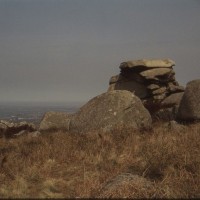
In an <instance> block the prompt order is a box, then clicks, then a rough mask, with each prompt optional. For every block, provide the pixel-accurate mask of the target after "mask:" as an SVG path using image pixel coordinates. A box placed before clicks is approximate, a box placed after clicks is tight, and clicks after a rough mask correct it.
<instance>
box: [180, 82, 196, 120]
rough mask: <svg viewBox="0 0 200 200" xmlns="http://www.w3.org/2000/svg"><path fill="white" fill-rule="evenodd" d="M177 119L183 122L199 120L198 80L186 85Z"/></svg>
mask: <svg viewBox="0 0 200 200" xmlns="http://www.w3.org/2000/svg"><path fill="white" fill-rule="evenodd" d="M177 118H178V119H180V120H185V121H193V120H200V79H198V80H193V81H190V82H189V83H187V86H186V89H185V92H184V95H183V97H182V100H181V102H180V106H179V109H178V114H177Z"/></svg>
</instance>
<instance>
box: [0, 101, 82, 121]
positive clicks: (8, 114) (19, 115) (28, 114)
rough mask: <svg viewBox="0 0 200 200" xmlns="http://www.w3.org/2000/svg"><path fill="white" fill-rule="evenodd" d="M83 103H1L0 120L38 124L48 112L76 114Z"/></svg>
mask: <svg viewBox="0 0 200 200" xmlns="http://www.w3.org/2000/svg"><path fill="white" fill-rule="evenodd" d="M82 104H83V103H82V102H68V103H56V102H53V103H48V102H47V103H44V102H25V103H24V102H12V103H7V102H0V119H2V120H8V121H13V122H21V121H27V122H33V123H35V124H38V123H39V122H40V121H41V120H42V117H43V115H44V114H45V113H46V112H48V111H57V112H67V113H74V112H76V111H77V110H78V108H79V107H80V106H81V105H82Z"/></svg>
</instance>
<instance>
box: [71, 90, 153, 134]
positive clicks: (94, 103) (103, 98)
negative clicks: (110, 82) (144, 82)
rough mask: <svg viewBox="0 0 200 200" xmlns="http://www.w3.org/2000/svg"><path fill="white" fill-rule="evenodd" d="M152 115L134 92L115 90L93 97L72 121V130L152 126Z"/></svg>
mask: <svg viewBox="0 0 200 200" xmlns="http://www.w3.org/2000/svg"><path fill="white" fill-rule="evenodd" d="M151 122H152V120H151V116H150V114H149V112H148V111H147V110H146V109H145V107H144V106H143V104H142V102H141V100H140V99H139V98H138V97H137V96H135V95H134V94H133V93H131V92H129V91H124V90H114V91H110V92H107V93H103V94H101V95H99V96H97V97H94V98H93V99H91V100H90V101H89V102H88V103H86V104H85V105H84V106H83V107H81V108H80V110H79V112H77V113H76V114H75V115H74V118H73V119H72V120H71V123H70V130H74V131H79V132H86V131H93V130H99V129H102V130H103V131H109V130H112V129H113V128H115V127H116V126H120V125H122V126H126V127H132V128H134V129H142V128H150V127H151Z"/></svg>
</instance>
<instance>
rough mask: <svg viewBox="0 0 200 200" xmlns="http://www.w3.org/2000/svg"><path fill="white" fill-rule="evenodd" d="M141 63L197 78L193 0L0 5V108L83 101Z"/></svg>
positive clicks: (0, 1) (3, 1) (198, 27)
mask: <svg viewBox="0 0 200 200" xmlns="http://www.w3.org/2000/svg"><path fill="white" fill-rule="evenodd" d="M141 58H171V59H172V60H174V61H175V62H176V66H175V67H174V69H175V72H176V78H177V80H178V81H179V83H180V84H182V85H185V84H186V83H187V82H188V81H190V80H193V79H197V78H200V0H0V92H1V93H0V101H66V102H67V101H87V100H89V99H90V98H92V97H94V96H96V95H98V94H101V93H103V92H104V91H106V90H107V88H108V82H109V79H110V77H111V76H113V75H116V74H118V73H119V65H120V63H121V62H123V61H126V60H134V59H141Z"/></svg>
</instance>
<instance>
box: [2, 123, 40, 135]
mask: <svg viewBox="0 0 200 200" xmlns="http://www.w3.org/2000/svg"><path fill="white" fill-rule="evenodd" d="M36 130H37V128H36V126H35V125H34V124H32V123H28V122H19V123H13V122H8V121H5V120H0V136H1V137H6V138H10V137H15V136H17V135H22V133H23V134H24V133H30V132H35V131H36Z"/></svg>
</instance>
